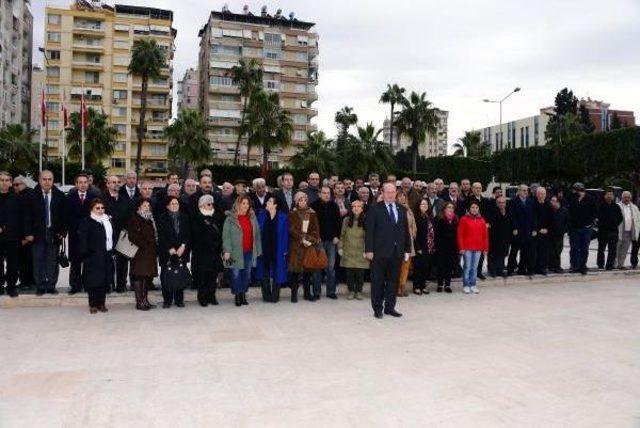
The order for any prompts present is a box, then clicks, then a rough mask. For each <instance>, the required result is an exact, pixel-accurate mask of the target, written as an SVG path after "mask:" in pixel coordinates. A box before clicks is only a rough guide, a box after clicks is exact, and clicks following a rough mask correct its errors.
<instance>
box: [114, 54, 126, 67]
mask: <svg viewBox="0 0 640 428" xmlns="http://www.w3.org/2000/svg"><path fill="white" fill-rule="evenodd" d="M113 63H114V64H115V65H129V57H128V56H122V55H116V56H114V57H113Z"/></svg>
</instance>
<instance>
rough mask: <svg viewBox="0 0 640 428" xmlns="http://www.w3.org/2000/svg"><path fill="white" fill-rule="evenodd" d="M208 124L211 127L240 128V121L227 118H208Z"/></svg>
mask: <svg viewBox="0 0 640 428" xmlns="http://www.w3.org/2000/svg"><path fill="white" fill-rule="evenodd" d="M208 122H209V125H212V126H240V119H234V118H229V117H209V120H208Z"/></svg>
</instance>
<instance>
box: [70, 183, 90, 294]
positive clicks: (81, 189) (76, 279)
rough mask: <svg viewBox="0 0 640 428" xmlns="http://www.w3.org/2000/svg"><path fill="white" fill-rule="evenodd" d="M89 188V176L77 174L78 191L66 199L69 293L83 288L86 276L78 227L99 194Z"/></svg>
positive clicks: (74, 292) (77, 291)
mask: <svg viewBox="0 0 640 428" xmlns="http://www.w3.org/2000/svg"><path fill="white" fill-rule="evenodd" d="M88 190H89V178H88V177H87V176H86V174H83V173H80V174H78V175H77V176H76V191H75V192H73V193H70V194H69V196H68V197H67V199H66V202H67V204H66V215H65V217H66V222H67V228H68V232H69V261H70V262H71V268H70V270H69V288H70V289H69V294H71V295H73V294H76V293H79V292H81V291H82V290H83V288H84V287H83V285H84V278H83V271H82V259H83V255H82V254H81V253H80V241H79V239H80V238H79V236H78V228H79V227H80V222H82V220H84V219H85V218H87V217H89V203H90V202H91V201H92V200H93V199H94V198H96V197H97V196H98V195H95V194H94V193H91V192H89V191H88Z"/></svg>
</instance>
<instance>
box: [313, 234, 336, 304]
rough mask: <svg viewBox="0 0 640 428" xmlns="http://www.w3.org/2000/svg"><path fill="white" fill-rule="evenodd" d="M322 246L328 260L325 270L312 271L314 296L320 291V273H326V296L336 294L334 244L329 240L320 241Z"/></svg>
mask: <svg viewBox="0 0 640 428" xmlns="http://www.w3.org/2000/svg"><path fill="white" fill-rule="evenodd" d="M322 246H323V247H324V251H325V252H326V253H327V260H328V261H329V263H328V265H327V270H325V271H318V272H314V274H313V294H314V295H315V296H319V295H320V293H321V292H322V290H321V286H322V273H323V272H326V273H327V296H331V295H332V294H336V270H335V265H336V244H334V243H333V240H331V241H322Z"/></svg>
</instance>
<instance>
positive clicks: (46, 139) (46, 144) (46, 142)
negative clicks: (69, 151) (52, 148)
mask: <svg viewBox="0 0 640 428" xmlns="http://www.w3.org/2000/svg"><path fill="white" fill-rule="evenodd" d="M38 50H39V51H40V52H42V57H43V58H44V62H45V64H46V66H47V67H49V58H47V51H46V50H45V49H44V48H43V47H42V46H38ZM46 75H47V73H46V71H45V83H43V85H44V86H46V80H47V78H46ZM42 93H43V94H44V93H45V88H42ZM43 97H44V95H43ZM42 101H43V102H44V103H46V102H47V100H46V97H45V99H44V100H42ZM47 113H48V112H47ZM43 119H44V156H43V154H42V150H41V151H40V165H41V166H42V160H43V159H44V169H48V168H49V120H48V119H47V118H46V117H45V118H43ZM40 132H42V130H41V131H40ZM40 141H42V140H40ZM41 147H42V146H41ZM40 170H42V168H40Z"/></svg>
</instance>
